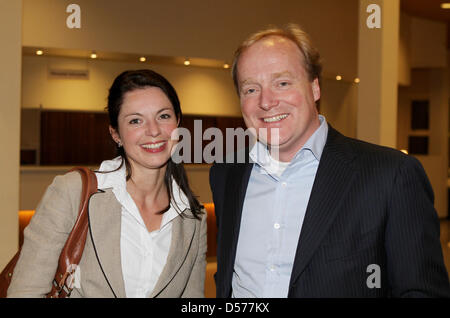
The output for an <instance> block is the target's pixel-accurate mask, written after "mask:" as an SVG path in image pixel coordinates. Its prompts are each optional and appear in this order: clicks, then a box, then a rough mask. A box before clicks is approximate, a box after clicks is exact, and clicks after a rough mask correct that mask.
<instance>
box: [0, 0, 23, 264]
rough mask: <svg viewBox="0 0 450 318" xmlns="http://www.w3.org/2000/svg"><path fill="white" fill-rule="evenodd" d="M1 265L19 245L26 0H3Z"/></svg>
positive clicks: (0, 61) (0, 56) (0, 10)
mask: <svg viewBox="0 0 450 318" xmlns="http://www.w3.org/2000/svg"><path fill="white" fill-rule="evenodd" d="M0 21H1V27H0V39H1V47H2V49H1V50H0V70H1V71H0V96H1V99H0V145H1V148H0V149H1V150H2V153H1V155H0V176H1V178H0V202H1V208H0V268H1V269H2V268H3V267H4V265H6V263H7V261H8V260H9V259H10V258H11V257H12V256H13V255H14V253H15V252H16V251H17V248H18V241H19V238H18V231H19V226H18V214H17V213H18V209H19V168H20V159H19V156H20V108H21V105H20V96H21V73H22V71H21V64H22V0H14V1H11V0H0Z"/></svg>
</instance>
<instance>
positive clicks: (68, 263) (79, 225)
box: [0, 167, 97, 298]
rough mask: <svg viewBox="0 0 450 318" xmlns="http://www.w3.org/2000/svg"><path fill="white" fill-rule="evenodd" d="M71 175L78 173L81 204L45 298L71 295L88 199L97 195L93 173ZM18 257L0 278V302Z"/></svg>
mask: <svg viewBox="0 0 450 318" xmlns="http://www.w3.org/2000/svg"><path fill="white" fill-rule="evenodd" d="M70 171H78V172H79V173H80V175H81V179H82V183H83V186H82V190H81V202H80V207H79V210H78V217H77V220H76V221H75V224H74V226H73V228H72V231H71V232H70V234H69V236H68V238H67V241H66V244H65V245H64V247H63V249H62V250H61V254H60V256H59V261H58V268H57V270H56V273H55V278H54V280H53V286H52V289H51V291H50V292H49V293H48V294H47V298H65V297H69V296H70V293H71V292H72V289H73V279H74V273H75V269H76V266H74V265H78V263H79V262H80V260H81V256H82V255H83V250H84V245H85V243H86V237H87V233H88V208H89V198H90V197H91V195H93V194H94V193H96V192H97V177H96V176H95V173H94V172H93V171H92V170H90V169H88V168H85V167H75V168H73V169H71V170H70ZM70 171H69V172H70ZM19 256H20V250H19V251H18V252H17V253H16V255H14V257H13V258H12V259H11V260H10V261H9V263H8V264H7V265H6V267H5V268H4V269H3V271H2V273H1V274H0V298H5V297H6V293H7V291H8V287H9V284H10V283H11V279H12V275H13V272H14V267H15V266H16V263H17V261H18V259H19Z"/></svg>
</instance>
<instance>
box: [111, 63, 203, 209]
mask: <svg viewBox="0 0 450 318" xmlns="http://www.w3.org/2000/svg"><path fill="white" fill-rule="evenodd" d="M146 87H158V88H160V89H161V90H162V91H163V92H164V94H166V96H167V98H168V99H169V100H170V102H171V103H172V106H173V109H174V112H175V116H176V119H177V121H178V122H179V123H181V119H182V113H181V107H180V101H179V99H178V95H177V93H176V91H175V89H174V88H173V86H172V85H171V84H170V83H169V81H168V80H166V79H165V78H164V77H163V76H162V75H160V74H158V73H156V72H154V71H152V70H147V69H146V70H133V71H125V72H123V73H121V74H120V75H119V76H117V77H116V79H115V80H114V82H113V84H112V86H111V88H110V89H109V95H108V106H107V107H106V108H107V110H108V115H109V124H110V125H111V127H112V128H113V129H114V130H116V131H119V130H118V128H119V125H118V117H119V113H120V109H121V107H122V103H123V99H124V96H125V94H126V93H128V92H131V91H133V90H136V89H143V88H146ZM117 154H118V155H119V156H121V157H122V163H121V165H120V166H119V168H117V170H118V169H120V168H121V167H122V165H123V164H124V163H125V165H126V170H127V177H126V178H127V180H129V179H130V178H131V166H130V163H129V161H128V158H127V155H126V153H125V150H124V149H123V147H119V146H117ZM172 179H173V180H175V181H176V182H177V184H178V185H179V187H180V188H181V190H182V191H183V192H184V193H185V194H186V197H187V199H188V201H189V206H190V209H191V211H192V214H193V215H194V217H196V218H199V215H200V214H202V213H203V212H202V211H201V209H202V206H201V204H200V203H199V202H198V200H197V199H196V197H195V196H194V194H193V192H192V190H191V189H190V187H189V183H188V180H187V176H186V171H185V170H184V167H183V164H182V163H179V164H176V163H174V162H173V161H172V159H169V161H168V162H167V167H166V173H165V176H164V184H165V186H166V189H167V193H168V195H169V206H167V207H166V209H164V210H163V211H161V213H164V212H166V211H167V210H168V209H169V207H170V202H173V203H174V204H175V202H174V201H173V200H172V198H173V189H172ZM175 205H176V204H175ZM176 210H178V212H179V213H180V212H181V211H180V209H179V208H178V207H176ZM180 214H181V213H180Z"/></svg>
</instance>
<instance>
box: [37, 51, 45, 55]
mask: <svg viewBox="0 0 450 318" xmlns="http://www.w3.org/2000/svg"><path fill="white" fill-rule="evenodd" d="M42 54H44V51H42V50H37V51H36V55H42Z"/></svg>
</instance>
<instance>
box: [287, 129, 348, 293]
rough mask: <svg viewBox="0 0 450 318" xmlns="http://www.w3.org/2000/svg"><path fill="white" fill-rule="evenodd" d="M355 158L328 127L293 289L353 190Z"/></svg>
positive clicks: (343, 140) (304, 223)
mask: <svg viewBox="0 0 450 318" xmlns="http://www.w3.org/2000/svg"><path fill="white" fill-rule="evenodd" d="M354 157H355V154H354V153H353V152H352V150H351V148H350V145H349V144H348V142H345V137H343V136H342V135H341V134H339V133H338V132H337V131H336V130H334V129H333V128H332V127H331V126H329V131H328V137H327V142H326V144H325V148H324V151H323V153H322V157H321V159H320V163H319V167H318V169H317V174H316V178H315V180H314V185H313V188H312V191H311V196H310V198H309V202H308V207H307V210H306V214H305V219H304V221H303V226H302V230H301V233H300V238H299V242H298V246H297V251H296V255H295V259H294V266H293V269H292V275H291V280H290V287H291V286H292V284H293V283H295V281H296V280H297V278H298V277H299V276H300V275H301V274H302V272H303V270H304V269H305V267H306V265H307V264H308V263H309V261H310V260H311V257H312V256H313V254H314V252H315V250H316V249H317V247H318V246H319V244H320V242H321V240H322V238H323V237H324V236H325V234H326V232H327V230H328V228H329V227H330V225H331V224H332V222H333V220H334V217H335V216H336V213H337V211H338V210H339V206H340V203H341V202H342V199H343V198H345V195H346V193H347V191H348V189H349V188H350V185H351V183H352V179H353V178H354V176H355V174H356V171H355V169H354V167H353V166H352V161H353V159H354Z"/></svg>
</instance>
